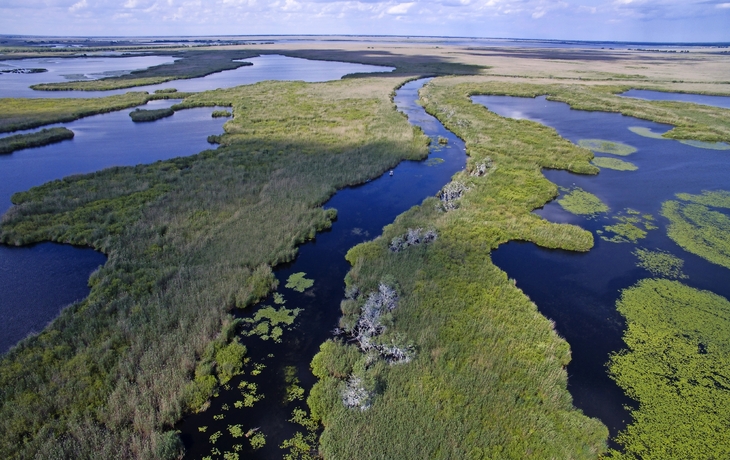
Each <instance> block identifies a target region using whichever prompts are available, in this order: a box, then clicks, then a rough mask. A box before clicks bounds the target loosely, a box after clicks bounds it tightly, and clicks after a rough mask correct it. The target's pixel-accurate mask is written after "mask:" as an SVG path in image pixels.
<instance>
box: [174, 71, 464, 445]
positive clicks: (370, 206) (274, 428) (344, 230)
mask: <svg viewBox="0 0 730 460" xmlns="http://www.w3.org/2000/svg"><path fill="white" fill-rule="evenodd" d="M425 81H426V80H419V81H414V82H410V83H408V84H406V85H405V86H404V87H403V88H401V89H399V90H398V91H397V93H396V96H395V103H396V105H397V106H398V108H399V109H400V110H401V111H402V112H404V113H405V114H406V115H407V116H408V119H409V121H410V122H411V123H412V124H415V125H418V126H421V128H422V129H423V130H424V132H425V133H426V134H427V135H428V136H429V137H431V138H432V139H434V141H436V139H437V137H438V136H442V137H445V138H447V139H448V141H449V142H448V145H447V146H446V147H441V146H439V145H438V143H437V142H434V143H433V144H432V146H433V147H432V150H431V153H430V155H429V158H434V157H437V158H442V159H443V160H445V161H444V162H443V163H440V164H436V165H433V166H428V165H427V163H426V162H424V161H421V162H414V161H405V162H402V163H401V164H400V165H398V166H397V167H396V168H395V169H394V170H393V176H390V175H389V174H388V173H385V174H383V175H382V176H381V177H379V178H377V179H374V180H372V181H370V182H367V183H365V184H363V185H360V186H357V187H350V188H346V189H344V190H341V191H339V192H337V194H336V195H334V196H333V197H332V198H331V199H330V200H329V201H328V202H327V203H326V205H325V207H326V208H335V209H337V211H338V217H337V221H336V222H335V223H334V225H333V226H332V229H331V230H329V231H327V232H324V233H320V234H318V235H317V237H316V240H314V241H312V242H309V243H307V244H305V245H303V246H301V247H300V248H299V256H298V257H297V259H296V260H295V261H294V262H293V263H291V264H289V265H287V266H283V267H278V268H277V270H276V276H277V278H278V279H279V280H280V285H279V289H278V292H280V293H282V294H283V295H284V298H285V299H286V300H287V303H286V307H287V308H301V309H302V312H301V313H300V314H299V316H298V318H297V320H296V323H295V329H294V330H292V331H289V332H284V335H283V338H282V343H280V344H276V343H272V342H271V341H262V340H261V339H259V338H252V337H243V338H242V343H244V344H245V345H246V346H247V347H248V350H249V356H250V357H251V358H252V361H253V362H259V363H264V364H265V365H266V366H267V368H266V369H265V370H264V371H263V372H262V373H261V374H260V375H258V376H251V375H250V374H249V373H248V371H249V370H250V367H249V368H247V369H246V370H247V375H245V376H243V377H238V378H235V379H233V380H232V381H231V383H230V386H231V389H230V390H228V391H226V390H222V391H221V393H220V396H219V397H218V398H214V399H213V401H212V404H211V406H210V408H209V409H208V410H207V411H205V412H203V413H201V414H198V415H192V416H189V417H187V418H186V419H184V420H183V421H182V423H181V424H180V425H179V426H178V427H177V429H179V430H181V432H182V437H183V440H184V442H185V444H186V447H187V452H188V453H187V458H191V459H193V458H201V457H203V456H205V455H210V453H211V449H213V448H217V449H219V450H220V452H221V453H223V452H226V451H229V452H232V449H233V446H234V445H235V444H241V445H243V446H244V449H243V450H242V451H241V455H242V457H241V458H262V459H263V458H266V459H274V458H281V457H282V451H281V450H280V449H279V448H278V446H279V445H280V444H281V442H282V441H283V440H285V439H287V438H289V437H291V436H292V435H293V433H294V431H296V430H297V429H301V427H298V426H297V425H295V424H293V423H290V422H287V419H289V418H291V413H292V410H293V409H294V408H295V407H305V404H304V402H303V401H299V402H295V403H291V404H284V402H283V400H284V396H285V386H286V385H285V379H284V368H285V367H287V366H294V367H295V368H296V371H297V376H298V378H299V380H300V386H301V387H303V388H305V389H306V390H309V389H310V388H311V387H312V385H313V384H314V382H315V378H314V376H313V375H312V373H311V371H310V370H309V363H310V362H311V360H312V357H313V356H314V355H315V354H316V352H317V351H318V350H319V346H320V344H322V343H323V342H324V341H326V340H327V339H328V338H330V337H332V333H331V331H332V329H334V328H335V327H336V326H337V321H338V319H339V317H340V316H341V314H340V310H339V305H340V301H341V300H342V299H343V297H344V278H345V275H346V273H347V272H348V271H349V269H350V266H349V264H348V263H347V261H345V259H344V256H345V253H346V252H347V250H348V249H350V248H351V247H353V246H355V245H356V244H358V243H361V242H363V241H368V240H371V239H373V238H375V237H376V236H377V235H379V234H380V233H381V230H382V228H383V226H385V225H387V224H389V223H391V222H393V221H394V220H395V218H396V217H397V216H398V215H399V214H401V213H402V212H404V211H405V210H407V209H409V208H410V207H412V206H414V205H417V204H420V203H421V201H423V200H424V199H425V198H426V197H429V196H433V195H435V194H436V193H437V192H438V191H439V190H440V189H441V187H443V186H444V185H445V184H446V183H448V182H449V180H450V179H451V176H452V175H453V174H454V173H456V172H457V171H459V170H460V169H462V168H463V167H464V166H465V164H466V155H465V150H464V144H463V142H462V141H461V140H459V139H458V138H457V137H456V136H454V135H453V134H452V133H450V132H449V131H447V130H446V129H445V128H444V127H443V126H442V125H441V124H440V123H439V122H438V121H437V120H436V119H434V118H433V117H431V116H430V115H428V114H426V113H425V111H424V110H423V108H422V107H420V106H418V105H417V104H416V103H415V101H416V100H417V98H418V89H419V88H420V87H421V86H422V85H423V84H424V82H425ZM297 272H306V274H307V275H306V276H307V278H311V279H314V286H313V287H312V288H311V289H309V290H307V291H305V292H304V293H301V294H300V293H298V292H295V291H293V290H291V289H286V288H285V287H284V285H285V284H286V280H287V278H288V277H289V275H291V274H292V273H297ZM264 304H268V305H274V304H273V303H272V302H271V301H270V300H269V302H264ZM250 314H251V313H250V312H247V314H246V316H250ZM269 354H273V358H272V357H269ZM241 380H246V381H248V382H255V383H257V384H258V386H259V392H260V393H263V394H264V395H265V398H264V399H263V400H262V401H260V402H258V403H256V404H255V405H254V406H253V407H252V408H250V409H235V408H234V406H233V403H234V402H235V401H236V400H239V399H241V396H240V391H239V390H237V385H238V382H240V381H241ZM224 404H226V405H228V407H229V410H227V411H226V410H223V409H222V408H223V405H224ZM219 414H224V416H225V417H224V419H223V420H215V419H214V418H213V417H214V416H215V415H219ZM236 424H241V425H242V426H243V429H244V431H247V430H249V429H250V428H254V427H259V428H260V429H261V432H262V433H264V434H265V435H266V437H267V442H266V446H265V447H264V448H262V449H260V450H257V451H251V450H250V448H249V447H248V442H247V441H246V440H245V438H238V439H234V438H233V437H232V436H230V434H229V432H228V429H227V427H228V426H229V425H236ZM201 426H206V427H208V428H207V430H206V431H205V432H204V433H203V432H200V431H199V430H198V428H199V427H201ZM217 431H220V432H221V433H222V434H223V436H222V437H221V438H220V439H219V440H218V441H217V442H216V443H215V444H212V443H211V442H210V435H212V434H213V433H215V432H217Z"/></svg>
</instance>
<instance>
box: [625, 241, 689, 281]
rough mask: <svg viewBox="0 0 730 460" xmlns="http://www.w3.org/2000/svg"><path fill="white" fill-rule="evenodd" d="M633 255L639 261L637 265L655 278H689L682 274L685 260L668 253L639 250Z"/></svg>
mask: <svg viewBox="0 0 730 460" xmlns="http://www.w3.org/2000/svg"><path fill="white" fill-rule="evenodd" d="M633 254H634V255H635V256H636V257H637V258H638V259H639V262H638V263H637V265H638V266H639V267H641V268H644V269H646V270H648V271H649V272H651V274H652V275H654V276H663V277H665V278H687V275H685V274H684V273H682V266H683V265H684V260H682V259H680V258H679V257H677V256H675V255H674V254H670V253H669V252H666V251H661V250H657V251H651V250H649V249H642V248H637V249H636V250H635V251H634V252H633Z"/></svg>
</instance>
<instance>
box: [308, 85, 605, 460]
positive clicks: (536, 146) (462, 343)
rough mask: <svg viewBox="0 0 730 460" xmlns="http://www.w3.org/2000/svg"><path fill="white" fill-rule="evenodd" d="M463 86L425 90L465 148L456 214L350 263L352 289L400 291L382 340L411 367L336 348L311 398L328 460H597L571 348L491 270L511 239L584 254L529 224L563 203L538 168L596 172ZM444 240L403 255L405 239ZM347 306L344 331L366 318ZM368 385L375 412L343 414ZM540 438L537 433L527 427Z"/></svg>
mask: <svg viewBox="0 0 730 460" xmlns="http://www.w3.org/2000/svg"><path fill="white" fill-rule="evenodd" d="M468 96H469V94H468V92H467V91H464V88H463V87H459V86H456V85H453V84H451V80H450V79H436V80H433V81H432V82H431V83H430V84H429V85H427V86H426V87H425V88H424V89H423V90H421V97H422V100H423V102H424V106H425V108H426V110H427V111H428V112H429V113H431V114H433V115H435V116H437V117H438V118H439V119H440V121H442V122H443V123H444V124H445V125H446V127H447V128H449V129H451V130H452V131H453V132H454V133H455V134H456V135H457V136H459V137H461V138H462V139H464V140H465V142H466V145H467V146H468V150H467V153H468V154H469V155H470V158H469V160H468V165H467V171H473V170H478V168H477V165H485V164H488V165H489V166H490V167H489V169H488V171H489V172H488V173H486V174H483V175H471V174H469V173H468V172H467V171H464V172H460V173H457V175H456V176H455V177H454V179H453V180H454V182H458V183H461V184H463V185H464V188H463V190H464V191H463V193H462V195H461V198H460V199H459V206H458V208H456V209H452V210H449V211H448V212H446V211H444V210H443V206H441V205H440V202H439V200H438V199H437V198H429V199H427V200H425V201H424V202H423V204H422V205H420V206H417V207H414V208H412V209H411V210H409V211H407V212H405V213H404V214H402V215H400V216H399V217H398V218H397V219H396V221H395V223H393V224H392V225H389V226H387V227H386V228H385V229H384V231H383V235H382V236H381V237H379V238H377V239H375V240H373V241H370V242H367V243H362V244H360V245H358V246H355V247H354V248H352V249H351V250H350V251H349V252H348V253H347V256H346V257H347V260H348V261H349V262H350V263H351V264H352V269H351V271H350V273H349V274H348V275H347V277H346V283H347V288H348V290H349V291H352V290H354V287H355V286H356V287H357V288H358V291H359V292H371V291H374V290H377V289H378V286H379V285H380V284H381V283H382V282H383V280H390V282H391V283H393V284H395V285H397V286H398V296H399V306H398V308H397V309H394V310H393V311H392V319H391V320H389V322H388V323H387V326H386V329H385V332H384V337H392V338H394V339H398V338H401V339H403V338H405V339H407V340H410V341H412V343H413V347H414V349H415V350H416V354H415V357H414V358H413V359H412V360H411V361H410V362H409V363H408V364H402V365H400V364H399V365H387V364H384V363H382V362H379V361H377V360H376V361H370V362H371V365H370V366H368V365H367V362H368V361H367V360H365V361H364V362H363V360H362V358H361V357H360V353H359V351H358V349H357V348H356V347H355V346H354V345H352V344H349V343H342V342H338V341H335V340H333V341H329V342H327V343H325V344H324V345H323V346H322V348H321V350H320V353H319V354H317V355H316V356H315V358H314V360H313V361H312V368H313V372H314V373H315V375H316V376H317V377H318V378H319V381H318V383H317V384H316V385H315V386H314V388H313V389H312V391H311V393H310V396H309V398H308V405H309V407H310V410H311V414H312V417H313V418H314V419H316V420H321V422H322V423H323V424H324V432H323V434H322V436H321V439H320V451H321V453H322V455H323V456H324V457H325V458H360V459H368V458H399V459H409V458H414V459H416V458H417V459H421V458H434V459H438V458H592V457H593V458H595V457H596V456H598V454H599V453H600V452H602V451H603V450H604V449H605V444H604V443H605V439H606V438H607V430H606V429H605V427H603V425H602V424H601V423H600V422H598V421H597V420H595V419H590V418H588V417H585V416H584V415H583V414H582V413H581V412H580V411H577V410H575V408H573V406H572V403H571V398H570V395H569V393H568V392H567V389H566V385H567V375H566V373H565V370H564V366H565V365H567V363H568V361H569V359H570V358H569V356H570V354H569V349H568V346H567V343H566V342H565V341H564V340H562V339H560V338H559V337H558V335H557V334H556V333H555V331H554V330H553V328H552V325H551V323H550V322H549V321H547V320H546V319H545V318H544V317H543V316H541V315H540V314H539V312H538V311H537V308H536V307H535V305H534V304H533V303H532V302H530V301H529V299H527V297H526V296H525V295H524V294H523V293H522V292H521V291H520V290H519V289H517V288H516V287H515V286H514V284H513V283H512V282H510V280H509V279H508V278H507V276H506V275H505V274H504V272H502V271H501V270H499V269H498V268H497V267H495V266H494V265H493V264H492V263H491V262H490V260H489V253H490V251H491V250H492V249H494V248H496V247H498V246H499V245H500V244H502V243H504V242H506V241H509V240H510V239H521V240H526V241H533V242H536V243H537V244H539V245H541V246H544V247H552V248H558V247H559V248H564V249H572V250H579V251H585V250H588V249H589V248H590V247H591V246H592V244H593V239H592V235H591V234H590V233H589V232H587V231H585V230H582V229H580V228H578V227H575V226H572V225H560V224H553V223H550V222H548V221H546V220H544V219H542V218H540V217H538V216H536V215H534V214H533V213H531V211H532V210H533V209H535V208H537V207H539V206H542V205H544V204H545V203H546V202H548V201H549V200H551V199H553V198H555V196H556V195H557V192H558V191H557V187H556V186H555V185H554V184H551V183H550V182H549V181H547V180H546V179H545V178H544V176H543V175H542V173H541V168H542V167H552V168H560V169H568V170H571V171H573V172H582V173H593V174H595V173H596V171H597V169H596V168H595V167H593V166H591V165H590V164H589V160H590V159H591V158H592V154H591V153H590V152H588V151H586V150H584V149H581V148H578V147H576V146H575V145H573V144H571V143H570V142H568V141H566V140H565V139H562V138H560V137H559V136H558V135H557V134H556V133H555V131H554V130H552V129H550V128H546V127H544V126H541V125H539V124H537V123H533V122H529V121H524V120H521V121H520V120H511V119H505V118H502V117H499V116H497V115H495V114H493V113H491V112H488V111H486V110H484V109H483V107H480V106H477V105H475V104H472V103H471V102H470V100H469V97H468ZM418 228H423V229H426V228H427V229H433V231H434V233H435V234H438V238H437V239H435V240H434V241H431V242H430V243H429V244H421V245H414V246H410V247H408V248H407V249H406V250H400V251H393V250H391V245H392V241H394V239H396V238H402V236H403V235H404V234H407V233H408V232H409V229H418ZM358 308H359V304H358V302H357V301H356V300H353V299H348V300H345V301H344V302H343V303H342V310H343V315H344V316H343V318H345V322H346V323H347V322H348V321H347V317H348V315H349V316H351V314H352V312H356V311H359V310H358ZM352 374H354V375H356V376H358V378H359V380H360V382H361V384H362V387H363V388H364V389H365V390H366V391H368V392H372V394H373V395H374V397H373V398H372V401H371V402H370V406H369V407H368V409H367V410H359V409H357V408H347V407H345V406H344V405H343V401H342V393H343V390H345V389H346V388H348V385H351V378H350V377H349V376H350V375H352ZM537 426H539V427H541V428H539V429H533V428H528V427H537Z"/></svg>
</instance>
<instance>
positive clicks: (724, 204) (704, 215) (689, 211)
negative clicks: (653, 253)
mask: <svg viewBox="0 0 730 460" xmlns="http://www.w3.org/2000/svg"><path fill="white" fill-rule="evenodd" d="M677 198H679V199H680V201H674V200H670V201H665V202H664V203H663V204H662V215H663V216H664V217H666V218H667V219H669V222H670V224H669V227H668V228H667V235H668V236H669V238H671V239H672V240H673V241H674V242H675V243H677V244H678V245H679V246H680V247H682V249H684V250H686V251H689V252H691V253H692V254H696V255H698V256H700V257H702V258H704V259H706V260H708V261H710V262H712V263H715V264H718V265H722V266H724V267H727V268H730V217H728V216H727V214H725V213H722V212H719V211H717V210H713V209H711V208H715V209H728V208H730V193H728V192H727V191H724V190H719V191H714V192H710V191H705V192H703V193H702V194H701V195H690V194H686V193H681V194H677Z"/></svg>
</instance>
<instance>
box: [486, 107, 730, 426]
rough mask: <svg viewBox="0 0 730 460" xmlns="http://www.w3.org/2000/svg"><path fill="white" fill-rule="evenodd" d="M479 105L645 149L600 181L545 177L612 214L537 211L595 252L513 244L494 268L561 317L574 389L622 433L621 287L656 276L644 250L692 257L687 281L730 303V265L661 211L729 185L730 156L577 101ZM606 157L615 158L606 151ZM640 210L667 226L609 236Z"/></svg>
mask: <svg viewBox="0 0 730 460" xmlns="http://www.w3.org/2000/svg"><path fill="white" fill-rule="evenodd" d="M663 94H666V93H659V94H650V95H649V96H654V97H655V98H660V97H661V96H662V95H663ZM644 95H645V94H644ZM726 99H727V98H726ZM473 101H474V102H475V103H477V104H482V105H484V106H486V107H487V108H488V109H489V110H490V111H492V112H495V113H497V114H499V115H502V116H505V117H511V118H524V119H529V120H533V121H537V122H540V123H542V124H545V125H548V126H550V127H552V128H554V129H556V130H557V132H558V133H559V134H560V135H561V136H562V137H564V138H566V139H568V140H570V141H572V142H574V143H578V142H579V141H580V140H581V139H602V140H608V141H613V142H621V143H624V144H628V145H630V146H632V147H634V148H636V149H637V151H636V152H635V153H633V154H630V155H628V156H626V157H618V156H614V158H620V159H622V160H624V161H628V162H631V163H633V164H634V165H635V166H636V167H638V169H636V170H634V171H619V170H611V169H606V168H603V169H601V172H600V173H599V174H598V175H597V176H585V175H578V174H572V173H569V172H566V171H557V170H545V171H544V173H545V176H546V177H547V178H548V179H549V180H550V181H552V182H553V183H555V184H558V185H559V186H560V187H563V189H562V191H561V196H563V195H565V194H566V193H568V192H569V191H570V190H573V189H575V188H576V187H578V188H581V189H583V190H585V191H588V192H590V193H593V194H594V195H596V196H598V197H599V198H600V199H601V200H602V201H603V202H604V203H605V204H607V205H608V207H609V208H610V210H609V211H608V212H607V213H603V214H599V215H598V216H595V217H587V216H578V215H574V214H571V213H569V212H567V211H566V210H564V209H563V208H562V207H561V206H560V204H558V202H557V200H556V201H553V202H551V203H548V204H547V205H546V206H545V207H544V208H542V209H538V210H536V211H535V212H536V213H537V214H539V215H541V216H543V217H545V218H546V219H548V220H551V221H554V222H561V223H571V224H576V225H579V226H581V227H583V228H584V229H586V230H589V231H591V232H592V233H593V235H594V240H595V246H594V248H593V249H591V250H590V251H589V252H587V253H574V252H569V251H561V250H547V249H542V248H539V247H537V246H536V245H534V244H532V243H520V242H511V243H509V244H506V245H503V246H500V247H499V249H497V250H496V251H494V252H493V253H492V260H493V262H494V263H495V264H496V265H497V266H499V267H500V268H502V269H503V270H505V271H506V272H507V274H508V275H509V276H510V277H511V278H513V279H515V280H516V282H517V286H518V287H520V288H521V289H522V290H523V291H524V292H525V293H526V294H527V295H528V296H529V297H530V298H531V299H532V300H533V301H534V302H535V303H536V304H537V306H538V308H539V310H540V312H541V313H543V314H544V315H545V316H547V317H548V318H550V319H552V320H554V321H555V324H556V329H557V330H558V332H559V333H560V335H561V336H563V337H564V338H565V339H566V340H567V341H568V343H569V344H570V346H571V350H572V361H571V363H570V364H569V366H568V369H567V370H568V375H569V377H568V383H569V387H568V389H569V390H570V392H571V394H572V395H573V399H574V404H575V405H576V407H578V408H580V409H582V410H583V411H584V413H586V415H589V416H591V417H598V418H599V419H601V420H602V421H603V422H604V423H605V424H606V425H607V426H608V428H609V430H610V432H611V435H612V436H615V435H616V433H617V432H618V431H619V430H621V429H622V428H624V427H625V426H626V424H627V423H629V422H630V420H631V419H630V414H629V412H628V411H627V410H626V409H625V406H628V407H634V405H635V403H634V402H633V401H632V400H630V399H629V398H627V397H626V396H625V395H624V393H623V391H622V390H621V389H620V388H619V387H618V386H617V385H616V384H615V383H614V381H613V380H611V379H610V377H609V376H608V374H607V368H606V363H607V361H608V359H609V355H610V354H611V353H614V352H618V351H619V350H621V349H622V348H624V343H623V341H622V335H623V332H624V329H625V324H624V321H623V318H622V317H621V315H620V314H618V313H617V311H616V300H617V299H618V297H619V294H620V290H622V289H625V288H628V287H630V286H632V285H634V284H635V283H636V282H637V281H638V280H640V279H642V278H649V277H652V274H651V273H649V272H648V271H647V270H645V269H643V268H640V267H639V266H637V262H638V259H637V257H636V256H635V255H634V254H633V252H634V251H635V250H636V249H637V248H643V249H650V250H661V251H666V252H669V253H671V254H673V255H676V256H677V257H679V258H681V259H682V260H684V266H683V268H682V271H683V272H684V274H685V275H687V276H688V278H686V279H683V280H682V282H683V283H685V284H687V285H689V286H692V287H695V288H698V289H704V290H710V291H713V292H715V293H717V294H720V295H722V296H724V297H726V298H728V297H730V282H729V281H730V273H729V272H728V270H727V268H724V267H722V266H719V265H715V264H712V263H710V262H708V261H706V260H704V259H702V258H700V257H698V256H696V255H694V254H691V253H689V252H686V251H684V250H683V249H682V248H680V247H679V246H677V245H676V244H675V243H674V242H673V241H672V240H670V239H669V238H668V237H667V233H666V227H667V225H668V221H667V219H665V218H664V217H662V216H661V214H660V209H661V205H662V203H663V202H665V201H667V200H672V199H676V198H675V194H676V193H680V192H682V193H691V194H699V193H701V192H702V191H704V190H710V191H715V190H722V189H725V190H727V189H729V188H730V185H729V182H728V179H727V178H728V177H730V156H728V154H729V153H730V151H728V150H714V149H709V148H699V147H697V146H693V145H687V144H684V143H681V142H679V141H675V140H670V139H657V138H651V137H645V136H641V135H639V134H636V133H635V132H634V131H631V130H629V128H636V127H639V128H645V129H649V130H651V131H652V132H654V133H663V132H665V131H668V130H669V129H671V126H667V125H660V124H657V123H652V122H648V121H644V120H638V119H636V118H632V117H627V116H623V115H620V114H615V113H604V112H585V111H578V110H572V109H570V107H569V106H568V105H567V104H563V103H560V102H551V101H547V100H546V99H545V97H538V98H534V99H530V98H517V97H507V96H476V97H473ZM693 102H698V101H697V100H695V101H693ZM724 102H725V103H727V100H725V101H724ZM704 103H707V102H704ZM643 132H644V133H646V131H643ZM705 147H706V146H705ZM720 147H721V148H726V147H725V146H722V145H721V146H720ZM596 156H597V157H612V155H609V154H603V153H596ZM634 211H639V212H640V215H641V216H642V219H644V216H646V215H650V216H651V217H652V219H653V221H652V223H653V225H654V226H656V227H657V228H656V229H653V230H649V231H648V232H647V235H646V237H645V238H643V239H639V240H638V241H636V242H630V241H628V242H621V243H617V242H611V241H606V240H605V239H602V237H607V238H608V237H611V236H612V235H611V233H610V232H609V231H607V229H606V226H610V225H614V224H616V223H619V222H621V221H622V219H624V218H626V217H630V216H632V215H636V214H634Z"/></svg>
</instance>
